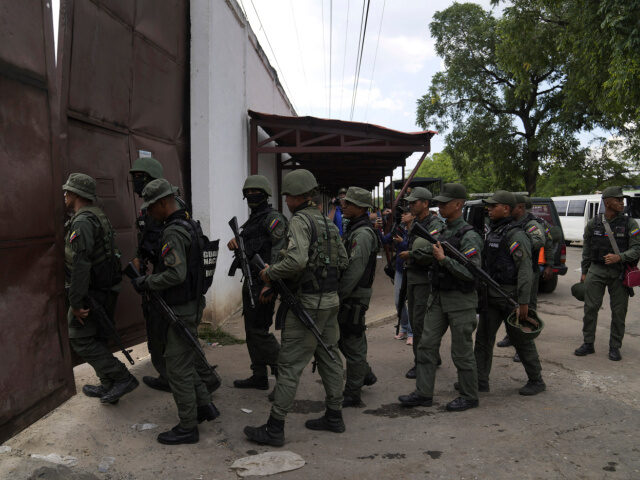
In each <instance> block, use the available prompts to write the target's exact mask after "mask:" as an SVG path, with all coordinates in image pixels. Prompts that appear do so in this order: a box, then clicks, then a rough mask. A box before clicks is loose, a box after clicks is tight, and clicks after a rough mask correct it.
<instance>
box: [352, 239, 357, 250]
mask: <svg viewBox="0 0 640 480" xmlns="http://www.w3.org/2000/svg"><path fill="white" fill-rule="evenodd" d="M357 246H358V241H357V240H355V239H354V240H353V242H351V250H353V249H354V248H356V247H357Z"/></svg>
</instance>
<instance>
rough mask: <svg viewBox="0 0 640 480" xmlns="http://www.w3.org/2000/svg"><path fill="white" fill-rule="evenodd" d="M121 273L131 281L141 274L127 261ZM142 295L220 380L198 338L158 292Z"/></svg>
mask: <svg viewBox="0 0 640 480" xmlns="http://www.w3.org/2000/svg"><path fill="white" fill-rule="evenodd" d="M123 273H124V274H125V275H126V276H127V277H129V278H130V279H131V280H132V281H133V280H135V279H136V278H138V277H140V276H141V275H140V272H139V271H138V269H137V268H136V267H135V265H134V264H133V263H132V262H129V264H128V265H127V268H125V269H124V271H123ZM144 295H148V298H149V300H150V301H151V302H152V303H153V305H154V307H155V308H156V309H157V311H158V313H160V315H162V316H163V317H164V319H165V320H166V321H167V322H168V323H169V325H172V326H173V327H174V328H175V329H176V330H177V331H178V332H180V334H181V335H182V336H183V337H184V339H185V340H187V342H189V343H190V344H191V346H192V347H193V350H194V351H195V352H196V354H197V355H198V356H199V357H200V359H201V360H202V362H203V363H204V365H206V366H207V367H209V370H211V373H212V374H213V376H214V377H215V378H217V379H218V380H220V376H219V375H218V373H217V372H216V367H215V366H211V365H210V364H209V361H208V360H207V357H206V356H205V354H204V351H203V350H202V347H201V346H200V342H199V341H198V339H197V338H196V337H194V336H193V334H192V333H191V332H190V331H189V329H188V328H187V327H186V325H185V324H184V323H182V320H180V319H179V318H178V317H177V316H176V314H175V313H174V312H173V310H171V307H170V306H169V305H167V302H165V301H164V299H163V298H162V297H161V296H160V294H159V293H158V292H154V291H153V290H147V291H145V292H144Z"/></svg>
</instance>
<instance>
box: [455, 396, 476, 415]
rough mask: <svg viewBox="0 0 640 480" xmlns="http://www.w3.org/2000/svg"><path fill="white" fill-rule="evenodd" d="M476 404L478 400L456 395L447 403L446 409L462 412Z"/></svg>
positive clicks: (474, 406)
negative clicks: (456, 396)
mask: <svg viewBox="0 0 640 480" xmlns="http://www.w3.org/2000/svg"><path fill="white" fill-rule="evenodd" d="M477 406H478V400H470V399H468V398H464V397H458V398H456V399H455V400H452V401H451V402H449V403H447V410H448V411H449V412H462V411H463V410H468V409H470V408H476V407H477Z"/></svg>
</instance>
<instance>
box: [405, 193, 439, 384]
mask: <svg viewBox="0 0 640 480" xmlns="http://www.w3.org/2000/svg"><path fill="white" fill-rule="evenodd" d="M432 198H433V195H432V194H431V192H430V191H429V190H427V189H426V188H424V187H415V188H413V189H412V190H411V193H410V194H409V195H408V196H407V197H406V201H407V202H409V209H410V210H411V213H412V214H413V215H414V217H415V219H414V222H415V223H420V224H421V225H422V226H423V227H424V228H426V229H427V230H428V231H429V232H431V235H437V234H438V233H440V232H441V231H442V229H443V228H444V223H443V222H442V220H440V219H439V218H438V217H437V216H435V215H431V212H430V211H429V203H430V201H431V199H432ZM400 258H402V259H403V260H404V261H405V267H406V269H407V302H408V305H409V323H410V324H411V329H412V330H413V367H411V369H410V370H409V371H408V372H407V374H406V377H407V378H416V363H417V354H418V345H419V344H420V337H421V336H422V330H423V325H424V316H425V315H426V313H427V300H428V298H429V292H430V291H431V285H430V281H429V264H430V262H431V259H432V257H431V244H430V243H429V242H428V241H427V240H424V239H423V238H420V237H418V236H416V235H415V234H413V233H412V232H411V231H409V249H408V250H406V251H404V252H401V253H400ZM440 363H442V362H441V361H440V356H439V355H438V365H440Z"/></svg>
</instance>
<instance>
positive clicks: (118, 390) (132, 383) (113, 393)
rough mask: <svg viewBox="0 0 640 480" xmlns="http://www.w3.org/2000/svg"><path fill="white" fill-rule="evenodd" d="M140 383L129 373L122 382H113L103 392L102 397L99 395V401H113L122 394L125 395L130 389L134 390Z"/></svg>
mask: <svg viewBox="0 0 640 480" xmlns="http://www.w3.org/2000/svg"><path fill="white" fill-rule="evenodd" d="M138 385H140V383H139V382H138V379H137V378H136V377H134V376H133V375H129V378H128V379H126V380H125V381H124V382H117V383H114V384H113V386H112V387H111V390H109V391H108V392H107V393H105V394H104V395H103V396H102V397H100V402H101V403H114V402H116V401H117V400H119V399H120V397H122V396H123V395H126V394H127V393H129V392H130V391H132V390H134V389H135V388H137V387H138Z"/></svg>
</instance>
